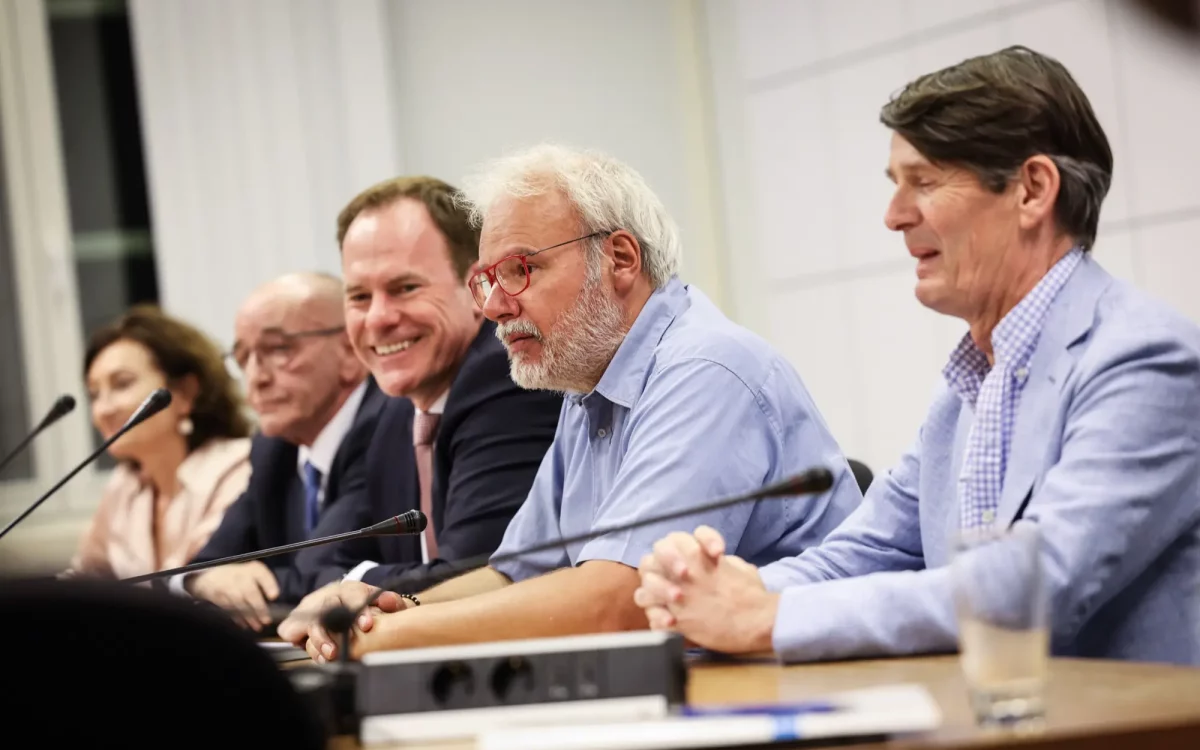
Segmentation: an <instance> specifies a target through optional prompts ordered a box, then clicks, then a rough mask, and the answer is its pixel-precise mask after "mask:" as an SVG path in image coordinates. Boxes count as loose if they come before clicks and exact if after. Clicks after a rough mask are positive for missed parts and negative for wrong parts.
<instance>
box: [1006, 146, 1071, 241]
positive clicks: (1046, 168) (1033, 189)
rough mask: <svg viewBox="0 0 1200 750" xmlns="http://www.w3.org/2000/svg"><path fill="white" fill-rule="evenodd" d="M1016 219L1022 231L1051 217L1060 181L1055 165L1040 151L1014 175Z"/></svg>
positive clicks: (1032, 227) (1034, 226) (1026, 161)
mask: <svg viewBox="0 0 1200 750" xmlns="http://www.w3.org/2000/svg"><path fill="white" fill-rule="evenodd" d="M1017 180H1018V185H1019V189H1018V195H1017V200H1018V204H1017V210H1018V211H1019V215H1018V221H1019V223H1020V227H1021V229H1023V230H1027V231H1028V230H1031V229H1034V228H1036V227H1038V226H1039V225H1041V224H1042V223H1043V222H1045V221H1046V219H1047V218H1053V216H1054V203H1055V201H1057V200H1058V189H1059V186H1060V185H1061V180H1060V177H1059V174H1058V167H1057V166H1056V165H1055V164H1054V162H1053V161H1052V160H1051V159H1050V157H1048V156H1045V155H1043V154H1038V155H1036V156H1031V157H1029V158H1028V159H1026V160H1025V163H1024V164H1022V165H1021V171H1020V172H1019V173H1018V175H1017Z"/></svg>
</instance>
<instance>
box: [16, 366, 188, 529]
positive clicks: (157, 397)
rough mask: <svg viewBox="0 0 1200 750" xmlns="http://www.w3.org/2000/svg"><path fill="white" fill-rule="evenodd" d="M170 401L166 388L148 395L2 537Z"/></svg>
mask: <svg viewBox="0 0 1200 750" xmlns="http://www.w3.org/2000/svg"><path fill="white" fill-rule="evenodd" d="M72 403H74V400H72ZM170 403H171V392H170V391H168V390H167V389H166V388H159V389H157V390H155V391H154V392H152V393H151V394H150V395H149V396H147V397H146V400H145V401H143V402H142V404H141V406H139V407H138V408H137V411H135V412H134V413H133V416H131V417H129V419H128V420H126V421H125V424H123V425H121V429H119V430H117V431H116V432H114V433H113V434H112V437H110V438H109V439H108V440H105V441H104V442H103V443H102V444H101V445H100V447H99V448H97V449H96V450H95V451H94V452H93V453H92V454H91V455H90V456H88V457H87V458H85V459H83V462H82V463H80V464H79V465H78V466H76V467H75V468H74V469H71V471H70V473H69V474H67V475H66V476H65V477H63V478H62V479H60V480H58V483H56V484H55V485H54V486H53V487H51V488H50V489H49V490H47V491H46V494H44V495H42V496H41V497H39V498H38V499H37V500H34V501H33V504H32V505H30V506H29V507H28V508H26V509H25V512H24V513H22V514H21V515H19V516H17V517H16V518H14V519H13V520H12V521H10V522H9V524H8V525H7V526H5V527H4V530H3V531H0V539H2V538H4V535H5V534H7V533H8V532H10V531H12V530H13V529H14V528H15V527H16V525H17V524H19V523H20V522H21V521H24V520H25V518H26V517H27V516H28V515H29V514H30V513H32V512H34V511H35V510H37V508H38V506H39V505H41V504H42V503H44V502H46V500H47V499H49V498H50V496H51V495H53V494H54V493H55V492H58V491H59V490H60V489H62V486H63V485H64V484H66V483H67V482H69V481H71V478H72V477H74V476H75V475H76V474H78V473H79V472H81V471H83V469H84V468H85V467H86V466H87V465H88V464H90V463H92V462H93V461H95V460H96V459H97V458H99V457H100V454H101V453H104V451H106V450H108V447H109V446H110V445H112V444H113V443H115V442H117V440H118V439H120V437H121V436H122V435H124V434H125V433H127V432H129V431H130V430H132V429H133V428H134V427H137V426H138V425H140V424H141V423H142V422H145V421H146V420H147V419H149V418H150V417H153V416H154V415H155V414H158V413H159V412H160V411H162V410H163V409H165V408H167V405H168V404H170Z"/></svg>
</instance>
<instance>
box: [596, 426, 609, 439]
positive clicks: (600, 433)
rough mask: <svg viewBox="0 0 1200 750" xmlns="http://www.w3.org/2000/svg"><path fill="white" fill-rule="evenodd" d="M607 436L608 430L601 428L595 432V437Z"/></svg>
mask: <svg viewBox="0 0 1200 750" xmlns="http://www.w3.org/2000/svg"><path fill="white" fill-rule="evenodd" d="M607 435H608V430H606V429H604V428H603V427H601V428H600V429H598V430H596V437H606V436H607Z"/></svg>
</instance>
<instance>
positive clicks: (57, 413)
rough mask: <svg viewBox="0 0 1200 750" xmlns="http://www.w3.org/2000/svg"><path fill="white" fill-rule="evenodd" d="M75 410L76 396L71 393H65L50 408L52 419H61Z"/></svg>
mask: <svg viewBox="0 0 1200 750" xmlns="http://www.w3.org/2000/svg"><path fill="white" fill-rule="evenodd" d="M74 410H75V397H74V396H72V395H71V394H69V393H64V394H63V395H61V396H59V397H58V400H57V401H55V402H54V406H53V407H52V408H51V409H50V419H51V420H55V419H61V418H63V417H65V416H66V415H68V414H70V413H71V412H72V411H74Z"/></svg>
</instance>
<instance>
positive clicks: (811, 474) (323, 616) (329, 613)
mask: <svg viewBox="0 0 1200 750" xmlns="http://www.w3.org/2000/svg"><path fill="white" fill-rule="evenodd" d="M832 486H833V472H832V471H830V470H829V469H827V468H825V467H816V468H813V469H809V470H807V471H803V472H801V473H799V474H795V475H793V476H791V477H789V478H787V479H784V480H781V481H779V482H776V483H775V484H770V485H767V486H766V487H762V488H760V489H757V490H754V491H753V492H747V493H744V494H741V495H735V496H733V497H727V498H723V499H721V500H714V501H712V502H709V503H705V504H703V505H693V506H690V507H687V508H683V509H681V510H674V511H671V512H669V513H663V514H660V515H657V516H651V517H649V518H642V519H639V520H637V521H631V522H629V523H621V524H614V525H610V526H601V527H600V528H596V529H593V530H591V531H589V532H587V533H584V534H576V535H574V536H569V537H563V538H559V539H555V540H554V541H551V542H543V543H541V544H534V545H531V546H529V547H525V548H524V549H519V550H515V551H513V552H506V553H504V554H500V555H477V556H475V557H472V558H468V559H466V560H462V561H460V562H458V563H451V564H450V569H451V571H452V575H458V574H461V573H465V572H468V571H470V570H474V569H475V568H482V567H484V566H486V565H489V564H495V563H500V562H507V561H508V560H515V559H517V558H521V557H524V556H526V555H532V554H535V553H538V552H544V551H545V550H549V549H556V548H559V547H566V546H567V545H569V544H577V543H579V542H587V541H590V540H592V539H596V538H598V537H602V536H604V535H606V534H615V533H618V532H621V531H631V530H633V529H638V528H641V527H643V526H652V525H654V524H656V523H662V522H663V521H671V520H674V519H676V518H683V517H685V516H692V515H696V514H699V513H705V512H707V511H710V510H717V509H719V508H726V507H728V506H730V505H737V504H739V503H748V502H753V501H756V500H766V499H768V498H777V497H795V496H797V495H811V494H816V493H819V492H824V491H825V490H828V489H829V488H830V487H832ZM405 577H407V576H403V575H402V576H397V577H394V578H393V579H389V580H385V581H384V582H383V583H382V584H381V585H380V586H379V588H377V589H376V590H375V591H374V592H372V594H371V595H370V596H369V597H367V600H366V601H365V602H363V603H362V604H361V605H360V606H359V607H358V608H357V609H353V610H351V609H350V608H349V607H347V606H345V605H342V604H335V605H333V606H332V607H329V608H327V609H325V610H323V611H322V612H321V613H320V615H319V618H320V619H319V621H320V623H321V627H322V628H324V629H325V630H326V632H329V633H331V634H332V633H340V634H343V635H345V634H348V633H349V630H350V627H352V626H353V624H354V622H355V620H357V619H358V615H359V614H360V613H362V612H363V611H364V610H366V609H367V607H370V606H371V605H373V604H374V603H375V602H376V601H377V600H378V599H379V597H380V596H382V595H383V594H384V593H385V592H387V591H388V590H389V589H390V587H391V586H393V585H395V584H396V583H398V582H399V581H400V580H403V578H405ZM438 577H439V578H445V576H444V575H442V574H439V576H438ZM345 650H346V649H345V648H343V651H345Z"/></svg>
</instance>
